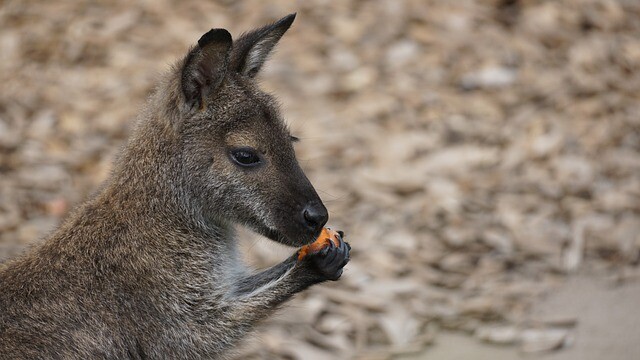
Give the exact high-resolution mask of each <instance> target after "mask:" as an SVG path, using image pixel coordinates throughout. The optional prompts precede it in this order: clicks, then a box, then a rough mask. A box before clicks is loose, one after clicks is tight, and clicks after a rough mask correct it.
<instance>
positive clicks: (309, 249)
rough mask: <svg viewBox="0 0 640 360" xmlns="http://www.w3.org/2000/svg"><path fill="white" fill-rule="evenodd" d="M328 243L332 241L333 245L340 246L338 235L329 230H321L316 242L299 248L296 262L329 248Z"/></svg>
mask: <svg viewBox="0 0 640 360" xmlns="http://www.w3.org/2000/svg"><path fill="white" fill-rule="evenodd" d="M330 241H333V244H334V245H335V246H340V235H339V234H338V232H337V231H333V230H331V229H329V228H323V229H322V232H321V233H320V236H318V238H317V239H316V241H314V242H312V243H311V244H309V245H305V246H303V247H301V248H300V250H299V251H298V261H300V260H302V259H304V257H305V256H307V255H308V254H313V253H317V252H318V251H320V250H322V249H324V248H325V247H327V246H329V242H330Z"/></svg>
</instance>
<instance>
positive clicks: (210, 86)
mask: <svg viewBox="0 0 640 360" xmlns="http://www.w3.org/2000/svg"><path fill="white" fill-rule="evenodd" d="M294 18H295V14H292V15H288V16H286V17H284V18H282V19H281V20H279V21H277V22H275V23H273V24H270V25H267V26H264V27H262V28H259V29H256V30H253V31H250V32H248V33H245V34H243V35H242V36H241V37H240V38H239V39H237V40H235V41H233V40H232V37H231V35H230V34H229V32H228V31H227V30H224V29H212V30H211V31H209V32H207V33H206V34H204V35H203V36H202V37H201V38H200V40H199V41H198V44H197V45H196V46H195V47H193V48H192V49H191V50H190V51H189V53H188V54H187V56H186V57H185V58H184V60H183V61H182V62H181V63H180V65H179V66H178V67H177V68H176V71H177V73H176V74H175V75H176V76H175V79H174V85H175V87H174V93H176V94H174V95H175V96H174V97H175V98H176V99H177V100H176V104H174V108H175V111H174V112H175V114H174V115H173V118H174V122H175V123H174V124H173V127H174V129H175V131H176V133H177V134H178V139H179V141H180V143H181V150H180V151H181V152H182V155H181V157H182V161H183V162H184V164H183V166H184V168H185V169H187V170H186V173H185V176H184V178H185V179H184V180H183V182H185V186H186V187H188V188H189V189H190V191H191V193H192V198H196V199H197V201H198V202H199V207H200V208H201V209H202V212H203V213H204V215H205V218H208V219H218V220H223V221H229V222H232V223H238V224H242V225H245V226H247V227H249V228H251V229H253V230H254V231H256V232H258V233H260V234H262V235H265V236H267V237H269V238H270V239H272V240H275V241H278V242H280V243H283V244H286V245H291V246H300V245H303V244H307V243H309V242H312V241H313V240H314V239H315V238H316V236H318V235H319V233H320V231H321V229H322V227H323V226H324V224H325V223H326V222H327V218H328V214H327V209H326V208H325V206H324V205H323V204H322V201H321V200H320V198H319V197H318V194H317V193H316V191H315V190H314V188H313V186H312V185H311V183H310V182H309V180H308V179H307V177H306V176H305V174H304V173H303V171H302V169H301V168H300V166H299V164H298V162H297V160H296V156H295V152H294V148H293V142H294V141H295V140H296V138H295V137H293V136H292V135H291V133H290V132H289V130H288V128H287V126H286V124H285V123H284V121H283V118H282V115H281V113H280V111H279V107H278V104H277V102H276V100H275V99H274V98H273V97H272V96H271V95H269V94H266V93H265V92H263V91H261V90H260V89H259V88H258V84H257V81H256V76H257V75H258V73H259V71H260V69H261V67H262V65H263V64H264V63H265V61H266V60H267V58H268V57H269V54H270V53H271V52H272V50H273V48H274V47H275V45H276V43H277V42H278V41H279V40H280V38H281V37H282V35H283V34H284V33H285V32H286V31H287V30H288V29H289V27H290V26H291V24H292V22H293V20H294Z"/></svg>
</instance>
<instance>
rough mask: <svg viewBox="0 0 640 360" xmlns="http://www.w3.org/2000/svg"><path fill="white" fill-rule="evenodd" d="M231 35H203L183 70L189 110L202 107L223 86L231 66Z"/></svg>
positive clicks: (218, 31)
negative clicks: (228, 68)
mask: <svg viewBox="0 0 640 360" xmlns="http://www.w3.org/2000/svg"><path fill="white" fill-rule="evenodd" d="M231 44H232V40H231V34H229V32H228V31H227V30H225V29H211V30H210V31H209V32H208V33H206V34H204V35H202V37H201V38H200V40H198V45H196V46H195V47H194V48H193V49H192V50H191V51H190V52H189V54H188V55H187V58H186V59H185V61H184V65H183V67H182V77H181V82H182V93H183V94H184V98H185V102H186V104H187V106H188V107H189V108H192V109H193V108H202V107H203V106H204V103H205V99H206V98H207V97H208V96H209V95H211V93H212V92H213V91H214V90H216V89H217V88H218V86H220V84H221V83H222V80H223V79H224V76H225V74H226V72H227V67H228V66H229V56H230V53H231V51H230V49H231Z"/></svg>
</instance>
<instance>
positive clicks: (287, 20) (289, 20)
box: [276, 13, 298, 29]
mask: <svg viewBox="0 0 640 360" xmlns="http://www.w3.org/2000/svg"><path fill="white" fill-rule="evenodd" d="M297 14H298V13H292V14H289V15H287V16H285V17H283V18H282V19H280V20H278V22H277V23H276V24H277V26H284V27H285V28H287V29H288V28H289V27H290V26H291V24H293V20H295V19H296V15H297Z"/></svg>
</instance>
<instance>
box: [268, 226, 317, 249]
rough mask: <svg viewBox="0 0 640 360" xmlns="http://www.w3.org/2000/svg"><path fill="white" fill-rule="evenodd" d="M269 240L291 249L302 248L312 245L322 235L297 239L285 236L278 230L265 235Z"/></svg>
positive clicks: (305, 235)
mask: <svg viewBox="0 0 640 360" xmlns="http://www.w3.org/2000/svg"><path fill="white" fill-rule="evenodd" d="M264 235H265V236H266V237H268V238H269V239H271V240H273V241H275V242H278V243H280V244H283V245H287V246H291V247H300V246H304V245H308V244H311V243H312V242H314V241H315V240H316V238H317V237H318V236H319V235H320V233H319V232H318V234H308V233H307V234H300V235H298V236H296V237H295V238H292V237H290V236H287V235H285V234H284V233H283V232H281V231H279V230H276V229H271V228H269V229H267V230H266V233H265V234H264Z"/></svg>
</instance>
